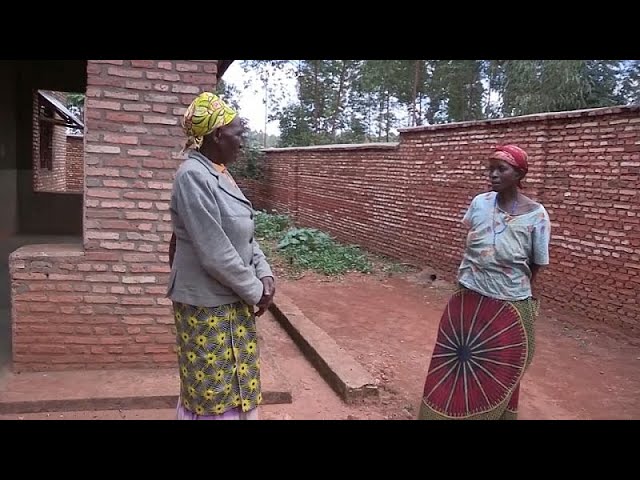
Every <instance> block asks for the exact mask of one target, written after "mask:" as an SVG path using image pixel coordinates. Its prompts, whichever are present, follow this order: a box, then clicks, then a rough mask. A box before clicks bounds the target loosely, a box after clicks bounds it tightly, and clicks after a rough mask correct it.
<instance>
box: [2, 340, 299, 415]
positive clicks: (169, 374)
mask: <svg viewBox="0 0 640 480" xmlns="http://www.w3.org/2000/svg"><path fill="white" fill-rule="evenodd" d="M261 360H262V383H263V390H262V396H263V404H265V405H269V404H282V403H291V402H292V396H291V388H289V385H288V383H287V382H286V381H285V380H284V378H283V377H282V376H281V374H280V372H279V370H278V369H277V366H276V365H275V363H274V362H273V360H272V358H271V356H270V354H269V352H268V350H267V349H264V350H263V352H261ZM179 388H180V382H179V379H178V373H177V368H176V369H173V368H169V369H166V368H165V369H123V370H115V369H114V370H94V371H90V370H89V371H87V370H83V371H75V370H74V371H62V372H33V373H21V374H16V373H11V372H7V373H5V374H3V376H2V380H1V381H0V414H3V415H4V414H14V413H39V412H70V411H83V410H131V409H136V410H137V409H140V410H144V409H157V408H175V407H176V404H177V402H178V393H177V392H178V390H179Z"/></svg>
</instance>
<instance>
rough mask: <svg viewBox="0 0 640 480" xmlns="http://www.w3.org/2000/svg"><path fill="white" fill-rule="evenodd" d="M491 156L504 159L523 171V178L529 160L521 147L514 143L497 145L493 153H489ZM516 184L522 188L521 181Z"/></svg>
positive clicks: (527, 168)
mask: <svg viewBox="0 0 640 480" xmlns="http://www.w3.org/2000/svg"><path fill="white" fill-rule="evenodd" d="M491 158H495V159H497V160H504V161H505V162H507V163H508V164H509V165H511V166H513V167H515V168H517V169H518V170H520V171H521V172H522V173H523V175H522V178H524V176H525V175H526V174H527V172H528V171H529V162H528V158H529V156H528V155H527V152H525V151H524V150H523V149H521V148H520V147H517V146H515V145H502V146H497V147H496V151H495V152H494V154H493V155H491ZM518 186H519V187H520V188H522V182H521V181H520V182H518Z"/></svg>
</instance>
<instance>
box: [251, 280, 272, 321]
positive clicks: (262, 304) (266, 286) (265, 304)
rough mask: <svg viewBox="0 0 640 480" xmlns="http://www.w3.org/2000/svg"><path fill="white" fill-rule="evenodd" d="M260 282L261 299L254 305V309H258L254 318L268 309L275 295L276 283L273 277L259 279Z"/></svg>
mask: <svg viewBox="0 0 640 480" xmlns="http://www.w3.org/2000/svg"><path fill="white" fill-rule="evenodd" d="M260 281H261V282H262V298H261V299H260V301H259V302H258V304H257V305H256V307H258V311H257V312H256V317H259V316H261V315H262V314H263V313H264V312H266V311H267V310H268V309H269V307H270V306H271V304H272V303H273V297H274V296H275V294H276V282H275V280H274V279H273V277H264V278H261V279H260Z"/></svg>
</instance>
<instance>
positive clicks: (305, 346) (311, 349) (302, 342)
mask: <svg viewBox="0 0 640 480" xmlns="http://www.w3.org/2000/svg"><path fill="white" fill-rule="evenodd" d="M271 311H272V313H273V314H274V316H275V317H276V319H277V320H278V322H279V323H280V324H281V325H282V327H283V328H284V329H285V330H286V331H287V333H288V334H289V336H290V337H291V338H292V339H293V341H294V342H295V343H296V345H298V347H299V348H300V350H302V352H303V353H304V355H305V356H306V357H307V359H308V360H309V361H310V362H311V363H312V364H313V366H314V367H315V368H316V370H318V372H319V373H320V375H322V377H323V378H324V379H325V380H326V381H327V383H328V384H329V385H330V386H331V387H332V388H333V389H334V390H335V391H336V393H338V395H340V397H341V398H342V399H343V400H344V401H345V402H346V403H354V402H355V401H358V400H363V399H365V398H370V397H377V395H378V387H377V386H376V385H375V383H374V380H373V377H372V376H371V375H370V374H369V372H367V371H366V370H365V369H364V367H362V365H360V364H359V363H358V362H357V361H356V360H355V359H354V358H353V357H351V355H349V354H348V353H347V352H346V351H345V350H344V349H343V348H342V347H340V346H339V345H338V344H337V343H336V342H335V340H333V339H332V338H331V337H330V336H329V335H328V334H327V333H326V332H325V331H324V330H322V329H321V328H320V327H318V326H317V325H316V324H315V323H313V322H312V321H311V320H309V319H308V318H307V317H306V316H305V315H304V314H303V313H302V312H301V311H300V309H299V308H298V307H297V306H296V305H295V304H294V303H293V301H292V300H291V299H289V298H288V297H286V296H285V295H282V293H278V297H277V300H276V302H274V303H273V304H272V306H271Z"/></svg>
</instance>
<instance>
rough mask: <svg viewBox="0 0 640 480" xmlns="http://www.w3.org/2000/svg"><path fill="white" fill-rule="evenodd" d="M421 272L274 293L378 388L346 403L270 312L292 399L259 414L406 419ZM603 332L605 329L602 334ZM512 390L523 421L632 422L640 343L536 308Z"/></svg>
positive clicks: (431, 290) (105, 415)
mask: <svg viewBox="0 0 640 480" xmlns="http://www.w3.org/2000/svg"><path fill="white" fill-rule="evenodd" d="M425 277H427V278H428V275H426V276H425V275H416V274H407V273H405V274H393V275H392V276H388V275H384V274H375V275H363V274H349V275H346V276H345V277H342V278H339V279H336V278H332V279H328V278H326V277H323V276H321V275H317V274H313V273H307V274H305V275H304V276H303V277H302V278H299V279H297V280H287V279H281V280H279V282H278V290H279V292H282V293H284V294H285V295H287V296H289V297H290V298H291V299H292V300H293V301H294V302H295V303H296V304H297V305H298V307H299V308H300V309H301V310H302V311H303V312H304V313H305V314H306V315H307V316H308V317H309V318H310V319H311V320H312V321H313V322H315V323H316V324H317V325H318V326H320V327H321V328H322V329H324V330H325V331H326V332H327V333H328V334H329V335H331V336H332V337H333V338H334V340H335V341H336V342H338V344H339V345H340V346H342V347H343V348H345V349H346V350H347V351H348V352H350V353H351V355H353V356H354V357H355V358H356V359H357V360H358V361H359V362H360V363H361V364H362V365H363V366H364V367H365V368H366V369H367V370H368V371H369V372H370V373H371V374H372V375H373V377H374V378H375V380H376V382H377V383H378V385H379V386H380V389H381V395H380V399H379V401H374V402H372V401H368V402H367V403H366V404H359V405H351V406H349V405H345V404H344V403H343V402H342V401H341V400H340V398H339V397H338V396H337V395H336V394H335V393H334V392H333V391H332V390H331V388H330V387H329V386H328V385H327V384H326V383H325V382H324V381H323V380H322V378H321V377H320V375H319V374H318V372H317V371H316V370H315V369H314V368H313V367H312V366H311V365H310V364H309V363H308V362H307V361H306V359H305V358H304V356H303V355H302V353H301V352H300V350H299V349H298V348H297V347H296V346H295V344H294V343H293V341H292V340H291V338H289V336H288V335H287V333H286V332H285V331H284V330H283V329H282V327H280V325H279V324H278V323H277V321H276V320H275V319H274V318H273V317H272V316H271V315H269V314H268V315H265V316H264V317H262V318H261V319H260V320H259V331H260V334H261V337H263V338H264V339H265V341H268V342H270V343H271V345H272V346H273V347H274V348H272V349H271V350H272V352H273V357H274V359H275V360H276V362H277V363H278V365H279V366H280V368H281V369H282V370H283V372H284V374H285V376H286V377H287V380H288V381H289V383H290V384H291V391H292V395H293V403H292V404H285V405H266V406H263V407H261V413H260V417H261V419H266V420H291V419H296V420H297V419H310V420H344V419H355V420H358V419H398V420H406V419H413V418H415V416H416V412H417V408H418V405H419V403H420V399H421V394H422V388H423V383H424V379H425V375H426V371H427V367H428V361H429V357H430V354H431V351H432V347H433V343H434V340H435V335H436V331H437V327H438V322H439V319H440V316H441V314H442V310H443V308H444V306H445V304H446V302H447V299H448V297H449V295H450V293H451V287H450V285H446V284H442V283H441V282H436V284H435V285H436V286H435V287H434V286H433V284H432V283H431V282H430V281H428V280H425ZM603 332H604V333H603ZM536 344H537V346H536V354H535V357H534V360H533V364H532V366H531V368H530V370H529V371H528V372H527V373H526V375H525V377H524V380H523V383H522V390H521V394H520V418H521V419H545V420H548V419H551V420H553V419H585V420H586V419H640V400H638V399H639V398H640V342H639V341H638V339H633V338H627V337H625V336H624V335H623V334H621V333H619V332H615V331H613V332H607V329H606V328H603V327H602V326H600V325H596V324H594V323H587V322H586V321H583V320H580V319H577V318H566V317H563V319H562V320H560V319H559V318H558V315H557V314H556V313H554V312H550V311H547V310H545V309H544V308H543V312H542V314H541V316H540V317H539V320H538V323H537V325H536ZM174 415H175V412H174V411H173V410H171V409H165V410H129V411H92V412H64V413H58V412H56V413H39V414H30V415H29V414H27V415H5V416H0V419H52V420H58V419H61V420H62V419H64V420H71V419H89V420H91V419H96V420H103V419H104V420H107V419H125V420H136V419H148V420H156V419H157V420H160V419H163V420H170V419H173V418H174Z"/></svg>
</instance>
